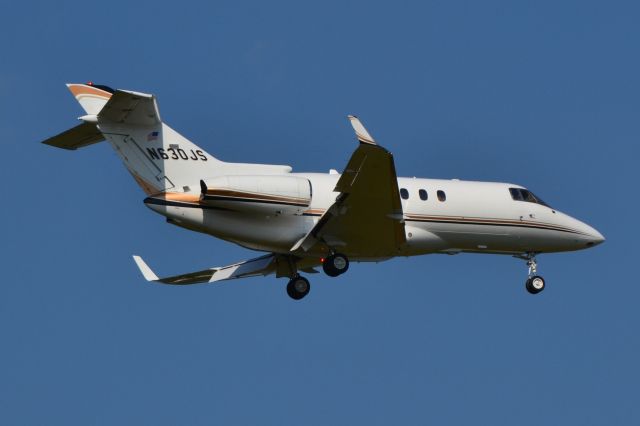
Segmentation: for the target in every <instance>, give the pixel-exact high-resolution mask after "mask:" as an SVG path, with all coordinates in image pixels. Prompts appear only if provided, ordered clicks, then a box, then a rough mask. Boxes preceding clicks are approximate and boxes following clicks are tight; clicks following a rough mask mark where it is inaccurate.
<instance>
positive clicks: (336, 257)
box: [287, 253, 349, 300]
mask: <svg viewBox="0 0 640 426" xmlns="http://www.w3.org/2000/svg"><path fill="white" fill-rule="evenodd" d="M289 268H290V269H289V274H291V275H289V276H292V278H291V279H290V280H289V283H288V284H287V294H288V295H289V297H290V298H292V299H293V300H300V299H302V298H303V297H305V296H306V295H307V294H309V290H311V284H309V280H308V279H306V278H305V277H303V276H300V274H298V272H297V266H296V263H295V260H293V259H289ZM322 269H323V270H324V272H325V273H326V274H327V275H329V276H330V277H337V276H338V275H342V274H344V273H345V272H347V270H348V269H349V259H348V258H347V256H345V255H344V254H340V253H333V254H331V256H329V257H327V258H326V259H324V260H323V261H322Z"/></svg>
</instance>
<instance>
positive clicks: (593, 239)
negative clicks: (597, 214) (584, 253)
mask: <svg viewBox="0 0 640 426" xmlns="http://www.w3.org/2000/svg"><path fill="white" fill-rule="evenodd" d="M589 236H590V240H589V241H588V242H587V247H593V246H597V245H598V244H602V243H604V241H605V239H606V238H604V235H602V234H601V233H600V232H598V230H597V229H595V228H591V232H590V233H589Z"/></svg>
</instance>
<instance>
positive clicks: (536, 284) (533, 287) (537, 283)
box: [515, 253, 545, 294]
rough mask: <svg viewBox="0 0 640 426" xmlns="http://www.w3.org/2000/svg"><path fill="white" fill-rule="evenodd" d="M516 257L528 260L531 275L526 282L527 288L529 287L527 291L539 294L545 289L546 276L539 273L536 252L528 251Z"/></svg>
mask: <svg viewBox="0 0 640 426" xmlns="http://www.w3.org/2000/svg"><path fill="white" fill-rule="evenodd" d="M515 257H517V258H519V259H524V260H526V261H527V266H528V267H529V277H528V278H527V282H526V284H525V288H526V289H527V291H528V292H529V293H531V294H538V293H540V292H541V291H542V290H544V287H545V282H544V278H542V277H541V276H540V275H537V272H538V263H537V262H536V255H535V253H527V254H525V255H522V256H515Z"/></svg>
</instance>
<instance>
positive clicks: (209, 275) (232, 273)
mask: <svg viewBox="0 0 640 426" xmlns="http://www.w3.org/2000/svg"><path fill="white" fill-rule="evenodd" d="M133 260H135V262H136V264H137V265H138V268H139V269H140V272H142V275H143V276H144V278H145V279H146V280H147V281H155V282H159V283H163V284H173V285H187V284H200V283H212V282H216V281H222V280H232V279H236V278H246V277H253V276H258V275H269V274H271V273H274V272H276V266H277V262H276V257H275V255H273V254H269V255H266V256H261V257H258V258H255V259H251V260H246V261H244V262H239V263H234V264H233V265H229V266H222V267H219V268H209V269H204V270H202V271H196V272H190V273H187V274H182V275H175V276H173V277H166V278H158V276H157V275H156V274H155V273H154V272H153V271H152V270H151V268H149V266H148V265H147V264H146V263H145V262H144V260H142V258H141V257H140V256H133Z"/></svg>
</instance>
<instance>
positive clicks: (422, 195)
mask: <svg viewBox="0 0 640 426" xmlns="http://www.w3.org/2000/svg"><path fill="white" fill-rule="evenodd" d="M418 195H419V196H420V199H421V200H422V201H427V198H429V194H427V191H426V190H424V189H421V190H420V191H418Z"/></svg>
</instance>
